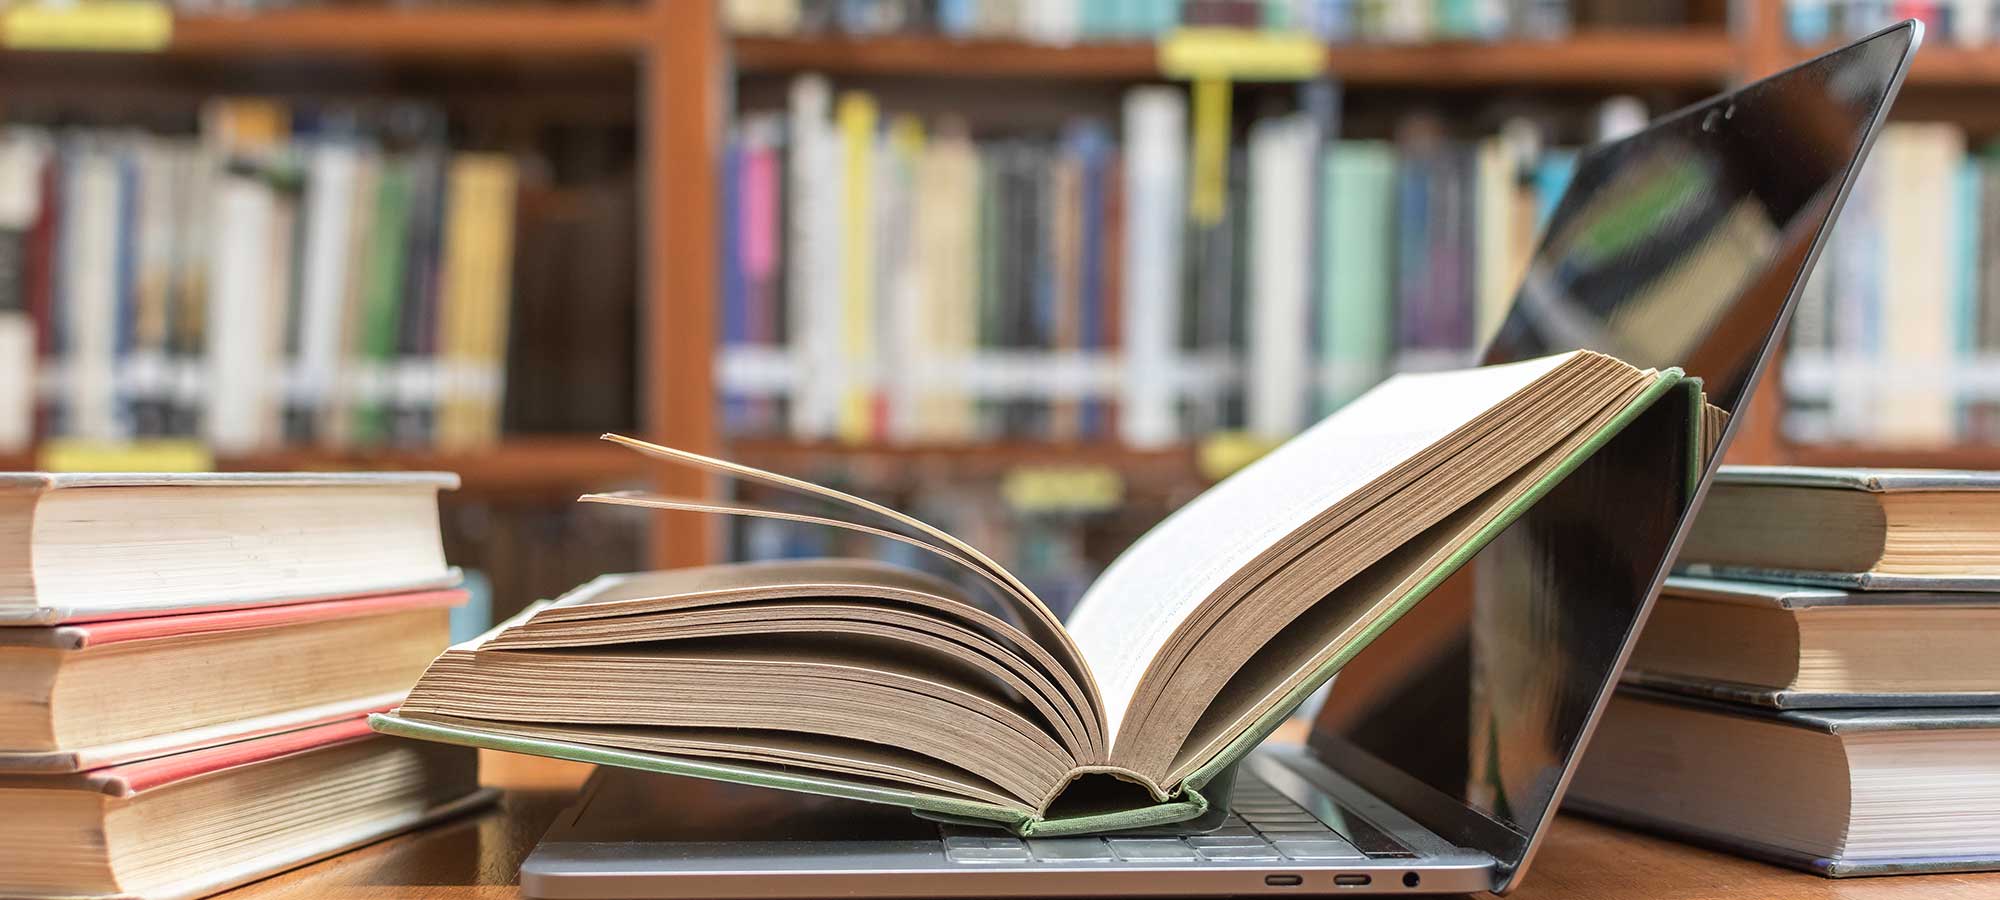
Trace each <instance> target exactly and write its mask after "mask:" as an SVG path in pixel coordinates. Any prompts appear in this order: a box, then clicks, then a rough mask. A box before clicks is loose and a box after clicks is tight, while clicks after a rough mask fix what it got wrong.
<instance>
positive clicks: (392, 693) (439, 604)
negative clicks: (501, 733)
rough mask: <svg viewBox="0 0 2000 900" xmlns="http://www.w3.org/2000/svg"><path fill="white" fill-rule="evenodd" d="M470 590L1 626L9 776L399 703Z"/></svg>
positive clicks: (126, 758) (1, 736)
mask: <svg viewBox="0 0 2000 900" xmlns="http://www.w3.org/2000/svg"><path fill="white" fill-rule="evenodd" d="M465 598H466V594H465V592H464V591H460V590H443V591H413V592H408V593H400V594H383V595H378V596H372V597H355V598H350V599H344V600H326V601H319V602H310V603H293V604H286V605H283V606H263V607H255V608H251V609H236V610H223V611H215V612H203V613H187V614H183V615H177V616H151V617H147V618H143V619H119V620H116V621H105V622H84V623H80V624H72V625H59V626H53V627H46V628H0V683H4V684H5V685H7V689H6V690H0V773H4V772H76V771H81V770H84V769H96V768H100V767H103V766H108V765H114V764H117V763H124V762H130V761H132V760H137V759H147V758H150V757H155V756H162V755H165V754H169V753H178V752H182V751H185V750H191V749H195V748H200V747H208V746H214V745H218V744H225V743H230V742H233V741H240V740H244V739H245V738H252V737H257V736H259V735H263V734H270V733H274V732H279V731H288V730H292V729H296V728H300V727H303V726H307V725H313V724H318V723H323V722H329V721H333V720H335V719H341V718H350V719H351V718H358V717H360V716H362V715H365V714H366V713H370V712H376V711H379V710H383V709H388V708H390V707H393V706H395V705H396V704H397V703H398V702H400V701H401V700H402V698H403V694H404V692H405V691H408V690H409V687H410V684H411V683H412V682H414V681H416V679H417V676H418V675H420V674H422V673H423V670H424V666H425V665H426V664H427V663H428V662H429V661H430V660H431V658H432V657H434V656H436V655H437V653H438V651H439V650H442V649H444V647H445V645H447V644H449V643H451V639H450V634H451V625H450V614H451V607H453V606H457V605H460V604H462V603H464V602H465Z"/></svg>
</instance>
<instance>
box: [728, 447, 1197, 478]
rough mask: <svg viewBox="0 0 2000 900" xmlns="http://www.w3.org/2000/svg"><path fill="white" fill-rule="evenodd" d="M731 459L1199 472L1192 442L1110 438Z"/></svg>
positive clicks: (1172, 474)
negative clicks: (1145, 445)
mask: <svg viewBox="0 0 2000 900" xmlns="http://www.w3.org/2000/svg"><path fill="white" fill-rule="evenodd" d="M728 452H729V456H730V458H731V459H734V460H737V461H739V462H743V463H745V464H747V465H752V466H757V467H758V468H763V469H770V470H772V471H775V472H784V473H787V474H795V475H800V476H804V477H810V476H811V474H812V472H813V470H814V469H816V468H820V467H824V466H826V465H828V464H837V465H839V466H841V467H843V468H849V467H856V468H865V467H878V468H882V469H884V470H890V469H893V470H900V471H915V472H932V471H940V470H942V471H946V472H949V473H950V474H951V475H953V476H956V477H964V478H980V477H997V476H1001V475H1005V474H1006V473H1007V472H1009V471H1011V470H1014V469H1017V468H1021V467H1058V466H1108V467H1111V468H1114V469H1117V470H1118V472H1119V474H1120V475H1122V476H1124V477H1126V478H1128V479H1135V480H1163V481H1171V482H1174V483H1178V484H1195V483H1198V482H1199V481H1200V478H1201V476H1200V473H1199V470H1198V468H1197V466H1196V462H1195V450H1194V447H1193V446H1191V445H1179V446H1174V447H1168V448H1163V449H1158V450H1137V449H1133V448H1131V447H1126V446H1124V445H1122V444H1117V443H1111V442H1096V443H1050V442H1040V441H998V442H993V443H980V444H914V445H893V444H891V445H883V444H841V443H832V442H800V441H785V440H735V441H730V442H729V443H728Z"/></svg>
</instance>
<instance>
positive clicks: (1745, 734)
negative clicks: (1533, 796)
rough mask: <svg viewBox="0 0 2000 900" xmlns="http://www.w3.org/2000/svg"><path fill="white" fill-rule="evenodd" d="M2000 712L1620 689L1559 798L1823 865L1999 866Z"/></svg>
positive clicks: (1752, 851) (1862, 869) (1861, 870)
mask: <svg viewBox="0 0 2000 900" xmlns="http://www.w3.org/2000/svg"><path fill="white" fill-rule="evenodd" d="M1996 786H2000V711H1996V710H1994V709H1991V708H1980V707H1955V708H1926V709H1828V710H1785V711H1778V710H1770V709H1757V708H1755V707H1747V706H1739V705H1735V704H1723V703H1716V702H1713V701H1707V700H1700V699H1695V698H1690V697H1681V696H1675V695H1671V694H1662V693H1658V692H1655V691H1648V690H1644V689H1637V688H1632V687H1629V686H1628V687H1624V688H1620V689H1619V692H1618V694H1617V695H1616V696H1614V697H1613V698H1612V699H1611V703H1610V705H1609V706H1608V707H1606V709H1605V711H1604V718H1603V721H1602V722H1600V723H1599V724H1598V726H1597V733H1596V734H1595V735H1593V736H1592V738H1591V741H1590V751H1589V753H1588V754H1587V755H1585V757H1584V760H1583V764H1582V765H1581V766H1580V767H1579V768H1578V770H1577V773H1576V778H1575V780H1574V781H1573V782H1572V783H1571V784H1570V788H1569V795H1568V796H1567V797H1566V798H1565V800H1564V808H1565V809H1570V810H1577V811H1581V812H1586V813H1589V814H1591V815H1595V816H1600V817H1603V818H1607V819H1612V820H1615V821H1618V822H1624V823H1629V824H1633V825H1638V826H1640V827H1643V828H1647V829H1650V830H1653V831H1658V832H1662V833H1664V834H1667V835H1670V836H1673V837H1677V838H1682V839H1686V840H1691V841H1694V842H1696V843H1702V844H1707V845H1710V846H1716V847H1721V848H1723V849H1726V850H1731V851H1735V852H1738V853H1742V854H1744V855H1746V856H1753V857H1757V858H1759V859H1765V860H1769V861H1772V862H1776V863H1781V864H1784V865H1788V866H1793V867H1795V868H1800V869H1805V870H1807V871H1810V872H1816V873H1818V874H1821V875H1826V876H1829V877H1841V876H1849V875H1890V874H1905V873H1918V872H1971V871H1985V870H1992V869H2000V789H1996Z"/></svg>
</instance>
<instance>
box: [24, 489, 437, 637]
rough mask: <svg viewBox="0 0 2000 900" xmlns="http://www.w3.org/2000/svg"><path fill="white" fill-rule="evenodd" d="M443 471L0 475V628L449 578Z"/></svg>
mask: <svg viewBox="0 0 2000 900" xmlns="http://www.w3.org/2000/svg"><path fill="white" fill-rule="evenodd" d="M456 487H458V476H456V475H452V474H450V473H445V472H394V473H267V472H199V473H132V474H94V473H68V474H50V473H46V472H18V473H16V472H0V626H37V625H53V624H56V623H60V622H84V621H93V620H100V619H128V618H134V617H138V616H149V615H160V614H163V613H177V612H195V611H200V610H215V609H235V608H242V607H251V606H265V605H272V604H281V603H297V602H302V601H306V600H324V599H328V598H333V597H350V596H359V595H363V594H379V593H387V592H392V591H409V590H416V589H420V588H436V587H451V586H453V585H455V584H457V583H458V573H457V572H456V571H454V570H453V569H452V568H451V567H450V566H448V565H446V564H445V560H444V543H443V539H442V538H441V537H440V536H439V533H438V500H437V497H438V492H439V491H440V490H450V489H452V488H456Z"/></svg>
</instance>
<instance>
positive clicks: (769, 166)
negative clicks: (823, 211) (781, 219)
mask: <svg viewBox="0 0 2000 900" xmlns="http://www.w3.org/2000/svg"><path fill="white" fill-rule="evenodd" d="M741 227H742V229H743V230H742V232H741V234H740V235H739V236H738V237H739V239H740V240H741V241H742V244H741V246H742V248H743V263H744V269H745V274H746V275H747V276H748V277H747V278H746V279H745V280H746V281H747V282H748V285H747V287H748V289H749V291H748V292H749V295H750V296H749V297H747V298H746V300H747V301H748V304H749V314H750V321H749V332H750V339H751V340H753V341H756V342H760V343H768V342H771V341H774V340H776V339H777V332H778V328H777V308H776V304H777V301H778V291H777V284H778V152H777V149H776V148H774V147H772V146H771V145H770V143H768V142H759V143H757V144H756V145H755V146H753V147H752V148H751V150H750V154H749V157H748V158H747V159H745V160H744V164H743V217H742V219H741Z"/></svg>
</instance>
